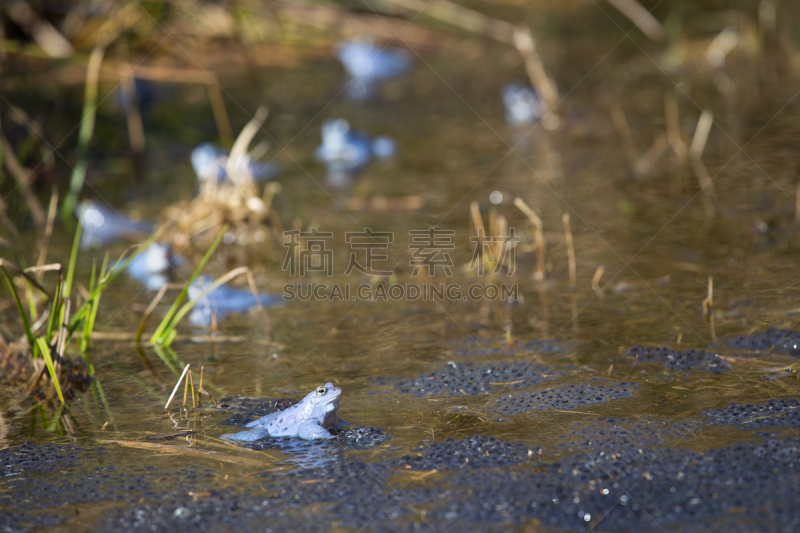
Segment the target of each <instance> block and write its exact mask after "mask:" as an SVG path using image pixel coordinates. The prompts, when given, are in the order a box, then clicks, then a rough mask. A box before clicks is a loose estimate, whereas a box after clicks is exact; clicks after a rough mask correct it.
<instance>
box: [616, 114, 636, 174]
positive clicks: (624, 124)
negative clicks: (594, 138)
mask: <svg viewBox="0 0 800 533" xmlns="http://www.w3.org/2000/svg"><path fill="white" fill-rule="evenodd" d="M611 118H612V120H613V121H614V126H615V127H616V128H617V133H618V134H619V138H620V141H622V151H623V152H625V157H626V158H627V159H628V166H629V167H630V168H631V170H633V171H634V172H636V170H637V166H638V163H639V152H638V151H637V150H636V145H635V144H634V142H633V135H631V129H630V128H629V127H628V119H626V118H625V111H623V110H622V107H620V106H619V104H614V105H612V106H611Z"/></svg>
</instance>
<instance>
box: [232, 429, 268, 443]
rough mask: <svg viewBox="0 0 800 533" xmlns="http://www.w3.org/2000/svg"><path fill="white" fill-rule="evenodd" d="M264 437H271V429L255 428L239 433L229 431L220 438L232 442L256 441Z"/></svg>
mask: <svg viewBox="0 0 800 533" xmlns="http://www.w3.org/2000/svg"><path fill="white" fill-rule="evenodd" d="M264 437H269V431H267V430H266V429H253V430H251V431H240V432H239V433H228V434H226V435H222V437H220V438H221V439H222V440H227V441H230V442H255V441H257V440H258V439H263V438H264Z"/></svg>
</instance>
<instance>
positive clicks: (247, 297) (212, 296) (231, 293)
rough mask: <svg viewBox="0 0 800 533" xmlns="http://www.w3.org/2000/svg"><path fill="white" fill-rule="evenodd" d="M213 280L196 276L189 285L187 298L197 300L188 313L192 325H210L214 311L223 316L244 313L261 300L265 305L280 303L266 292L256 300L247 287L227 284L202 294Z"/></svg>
mask: <svg viewBox="0 0 800 533" xmlns="http://www.w3.org/2000/svg"><path fill="white" fill-rule="evenodd" d="M213 283H214V281H213V280H212V279H210V278H208V277H206V276H198V277H197V279H195V280H194V282H192V284H191V285H190V286H189V299H190V300H192V301H197V303H196V304H195V306H194V307H193V308H192V311H191V313H189V322H190V323H191V324H192V325H193V326H198V327H208V326H209V325H211V314H212V313H215V314H216V315H217V317H218V318H225V316H227V315H229V314H231V313H244V312H246V311H249V310H250V309H252V308H253V307H256V306H257V305H258V303H259V301H260V302H261V305H263V306H265V307H267V306H271V305H275V304H277V303H280V302H281V301H282V300H281V299H280V298H278V297H275V296H270V295H268V294H259V295H258V300H256V297H255V296H254V295H253V292H252V291H250V290H247V289H234V288H233V287H228V286H227V285H220V286H219V287H217V288H216V289H214V290H213V291H211V292H210V293H208V294H206V295H205V296H202V297H201V295H202V294H203V291H205V290H206V289H208V288H209V287H210V286H211V285H212V284H213Z"/></svg>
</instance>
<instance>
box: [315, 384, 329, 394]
mask: <svg viewBox="0 0 800 533" xmlns="http://www.w3.org/2000/svg"><path fill="white" fill-rule="evenodd" d="M326 392H328V389H326V388H325V387H322V386H320V387H317V396H325V393H326Z"/></svg>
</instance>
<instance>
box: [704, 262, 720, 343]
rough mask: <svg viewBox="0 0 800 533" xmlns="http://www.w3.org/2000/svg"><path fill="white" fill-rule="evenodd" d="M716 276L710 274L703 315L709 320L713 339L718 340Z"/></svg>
mask: <svg viewBox="0 0 800 533" xmlns="http://www.w3.org/2000/svg"><path fill="white" fill-rule="evenodd" d="M713 308H714V278H713V277H712V276H708V294H707V295H706V297H705V299H704V300H703V317H704V318H705V319H706V321H707V322H708V327H709V329H710V331H711V341H712V342H716V341H717V335H716V331H715V328H714V309H713Z"/></svg>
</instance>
